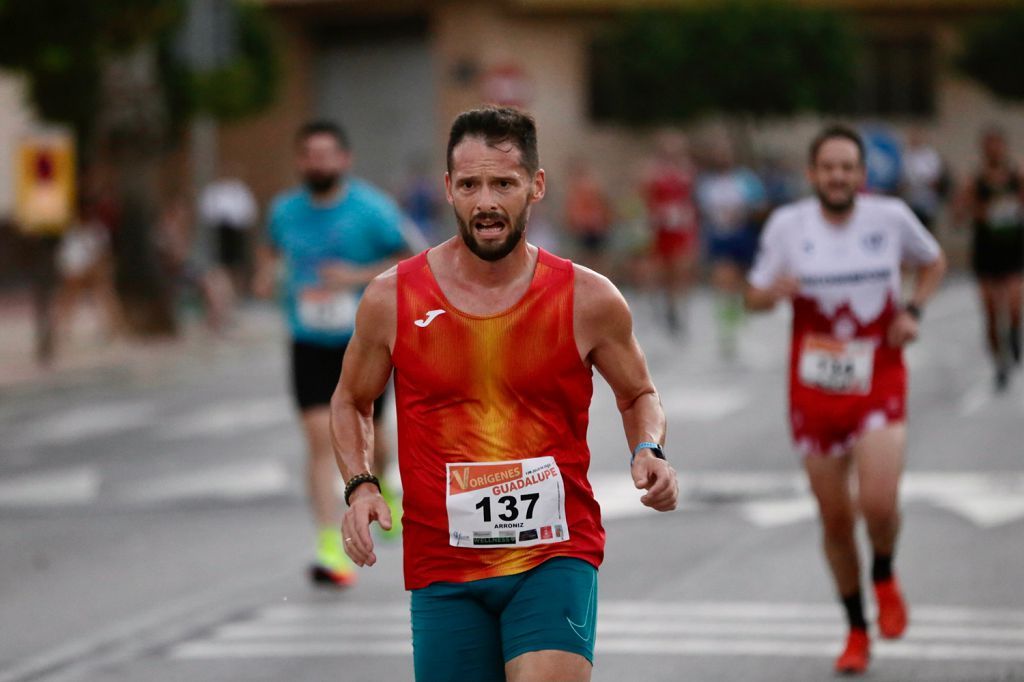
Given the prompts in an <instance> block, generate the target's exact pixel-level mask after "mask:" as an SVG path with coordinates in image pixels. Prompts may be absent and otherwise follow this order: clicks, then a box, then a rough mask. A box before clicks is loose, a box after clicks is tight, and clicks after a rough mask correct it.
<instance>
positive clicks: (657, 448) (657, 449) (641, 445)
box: [629, 441, 668, 465]
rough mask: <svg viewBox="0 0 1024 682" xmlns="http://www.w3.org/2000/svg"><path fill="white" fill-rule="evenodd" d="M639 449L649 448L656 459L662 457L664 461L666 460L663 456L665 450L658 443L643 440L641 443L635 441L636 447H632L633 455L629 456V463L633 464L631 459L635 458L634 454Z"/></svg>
mask: <svg viewBox="0 0 1024 682" xmlns="http://www.w3.org/2000/svg"><path fill="white" fill-rule="evenodd" d="M641 450H650V451H651V452H653V453H654V456H655V457H657V458H658V459H664V460H665V461H668V460H667V459H666V458H665V451H664V450H662V449H661V446H660V445H658V444H657V443H652V442H650V441H644V442H642V443H637V445H636V447H635V448H633V456H632V457H630V458H629V463H630V465H632V464H633V461H634V460H635V459H636V456H637V455H639V454H640V451H641Z"/></svg>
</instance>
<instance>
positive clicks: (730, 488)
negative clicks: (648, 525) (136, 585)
mask: <svg viewBox="0 0 1024 682" xmlns="http://www.w3.org/2000/svg"><path fill="white" fill-rule="evenodd" d="M589 478H590V481H591V485H592V487H593V489H594V494H595V496H596V497H597V500H598V502H600V504H601V514H602V517H603V518H604V520H605V521H614V520H616V519H626V518H632V517H636V516H643V515H647V514H655V513H657V512H654V511H653V510H651V509H649V508H647V507H645V506H643V505H642V504H640V497H641V495H642V491H639V490H637V489H636V487H635V486H634V485H633V480H632V479H631V478H630V476H629V472H628V471H627V470H625V469H623V470H620V471H614V472H613V471H593V472H591V473H590V476H589ZM680 487H681V495H680V500H681V502H680V507H679V511H680V512H684V513H685V512H691V511H697V510H706V509H709V508H715V509H721V510H724V511H727V512H731V513H735V514H738V515H739V516H740V517H742V518H744V519H746V520H747V521H749V522H750V523H752V524H754V525H757V526H761V527H764V528H772V527H776V526H784V525H788V524H792V523H800V522H805V521H811V520H813V519H814V518H816V516H817V507H816V505H815V502H814V500H813V498H812V497H811V496H810V493H809V491H808V488H807V481H806V477H805V476H804V475H803V474H802V473H801V472H799V471H793V472H771V471H751V472H715V471H700V472H687V471H683V472H681V474H680ZM101 490H102V494H101ZM301 494H302V482H301V481H300V480H298V479H297V475H296V474H295V473H294V472H292V471H291V470H290V469H289V468H288V466H287V465H286V464H285V463H284V462H283V461H282V460H277V459H273V458H261V459H256V460H248V461H237V462H227V463H223V464H219V463H211V464H209V465H207V466H203V467H201V468H196V469H192V470H187V471H182V472H171V473H159V474H157V473H154V474H152V475H150V476H146V477H142V478H136V479H130V480H124V481H120V480H117V479H113V480H107V479H105V478H104V476H103V473H102V472H101V470H100V469H99V468H98V467H74V468H67V469H53V470H47V471H39V472H32V473H25V474H16V475H12V476H6V477H0V509H2V508H28V509H40V508H46V507H56V508H59V507H67V506H74V505H91V504H106V505H108V506H109V505H114V506H116V505H129V506H132V507H139V506H146V505H156V504H166V503H173V502H178V501H191V500H197V499H212V500H222V501H228V502H232V501H233V502H238V501H245V500H253V499H260V498H267V497H275V496H281V495H294V496H299V495H301ZM902 501H903V503H904V505H905V506H907V507H909V508H911V509H912V508H913V506H914V505H917V504H922V503H923V504H927V505H929V506H931V507H938V508H940V509H943V510H945V511H947V512H950V513H954V514H956V515H958V516H960V517H961V518H963V519H965V520H967V521H969V522H971V523H972V524H974V525H975V526H977V527H979V528H995V527H999V526H1003V525H1006V524H1010V523H1015V522H1018V521H1020V520H1021V519H1024V472H994V473H978V472H928V471H910V472H907V473H906V474H905V475H904V479H903V485H902Z"/></svg>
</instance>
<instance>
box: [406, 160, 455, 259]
mask: <svg viewBox="0 0 1024 682" xmlns="http://www.w3.org/2000/svg"><path fill="white" fill-rule="evenodd" d="M400 198H401V201H400V203H401V205H402V208H403V209H404V211H405V214H406V215H407V216H409V219H410V220H412V222H413V224H414V225H415V226H416V228H417V229H419V231H420V234H421V235H422V236H423V238H424V239H426V240H427V242H428V243H429V244H430V245H434V244H438V243H440V242H441V241H443V240H444V239H445V238H446V237H447V235H443V234H441V222H440V217H441V210H442V209H443V208H444V204H445V201H444V195H443V194H442V193H441V184H440V183H439V182H438V181H437V178H436V177H434V176H433V175H432V174H431V173H429V172H428V164H427V163H426V161H425V160H423V159H416V160H415V161H413V162H412V164H411V165H410V174H409V178H408V179H407V180H406V183H405V187H404V189H403V190H402V192H401V197H400Z"/></svg>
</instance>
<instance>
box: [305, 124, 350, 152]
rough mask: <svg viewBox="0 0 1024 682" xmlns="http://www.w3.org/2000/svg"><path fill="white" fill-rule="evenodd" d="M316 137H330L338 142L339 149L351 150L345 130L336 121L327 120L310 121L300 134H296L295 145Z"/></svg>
mask: <svg viewBox="0 0 1024 682" xmlns="http://www.w3.org/2000/svg"><path fill="white" fill-rule="evenodd" d="M314 135H330V136H331V137H333V138H334V139H335V140H336V141H337V142H338V146H339V147H341V148H342V149H344V150H345V151H348V150H349V149H350V147H349V145H348V135H347V134H346V133H345V129H344V128H342V127H341V126H340V125H338V124H337V123H335V122H334V121H328V120H325V119H320V120H316V121H309V122H307V123H306V124H304V125H303V126H302V127H301V128H299V132H297V133H295V144H296V145H301V144H302V143H304V142H305V141H306V140H308V139H309V138H311V137H313V136H314Z"/></svg>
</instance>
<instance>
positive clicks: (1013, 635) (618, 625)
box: [214, 609, 1024, 643]
mask: <svg viewBox="0 0 1024 682" xmlns="http://www.w3.org/2000/svg"><path fill="white" fill-rule="evenodd" d="M406 620H408V619H406ZM597 631H598V634H600V635H602V636H621V635H669V634H671V635H699V636H722V635H724V636H730V635H743V636H747V637H756V636H765V637H783V636H792V637H817V636H828V637H831V638H833V639H835V638H839V637H841V636H842V635H844V634H845V626H844V625H842V623H841V622H840V621H839V619H838V618H836V615H835V610H834V609H833V614H832V617H831V618H830V619H828V622H827V623H822V622H799V623H796V622H794V623H779V622H750V623H743V622H729V621H727V620H723V621H720V622H685V621H684V622H680V621H673V620H658V621H651V620H647V619H636V620H629V619H619V620H608V619H606V620H604V621H599V622H598V624H597ZM409 633H410V626H409V623H408V622H405V623H385V624H366V623H359V622H356V621H352V622H348V623H322V622H314V623H285V624H282V623H280V622H268V623H234V624H229V625H225V626H222V627H220V628H218V629H217V631H216V633H215V635H214V637H215V638H217V639H220V640H223V641H247V640H269V639H274V640H280V639H283V640H289V639H301V640H304V641H307V640H316V639H317V638H318V637H319V638H329V639H331V638H335V637H338V638H350V637H360V636H363V637H388V636H395V637H405V636H408V635H409ZM912 635H913V637H914V638H916V639H940V640H950V641H974V640H985V641H990V642H1020V643H1024V627H961V626H950V625H919V624H917V623H916V622H915V624H914V628H913V633H912Z"/></svg>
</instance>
